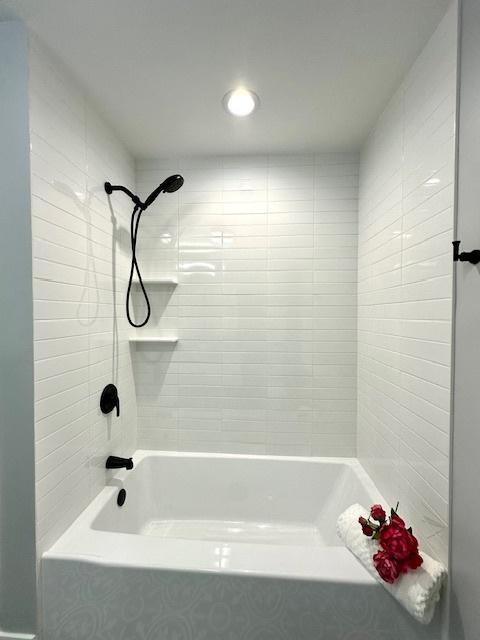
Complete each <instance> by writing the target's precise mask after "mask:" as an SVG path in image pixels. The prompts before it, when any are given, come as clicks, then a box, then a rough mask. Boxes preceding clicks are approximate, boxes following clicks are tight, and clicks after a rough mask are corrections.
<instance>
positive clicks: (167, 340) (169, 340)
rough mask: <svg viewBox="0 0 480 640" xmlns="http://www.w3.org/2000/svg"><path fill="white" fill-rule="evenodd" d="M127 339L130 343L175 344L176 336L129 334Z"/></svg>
mask: <svg viewBox="0 0 480 640" xmlns="http://www.w3.org/2000/svg"><path fill="white" fill-rule="evenodd" d="M128 341H129V342H130V343H131V344H149V343H150V344H175V343H176V342H178V338H177V337H176V336H131V337H130V338H129V339H128Z"/></svg>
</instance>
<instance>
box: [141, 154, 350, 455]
mask: <svg viewBox="0 0 480 640" xmlns="http://www.w3.org/2000/svg"><path fill="white" fill-rule="evenodd" d="M175 172H179V173H182V174H183V175H184V177H185V185H184V187H183V188H182V189H181V190H180V191H179V192H177V193H176V194H173V195H168V194H166V195H163V196H161V197H160V199H159V200H157V202H156V203H155V205H154V206H152V208H151V209H149V210H148V211H147V212H146V213H145V214H144V217H143V219H142V222H141V225H142V226H141V232H140V235H141V237H140V239H139V259H140V264H141V265H142V267H143V273H144V275H145V276H148V275H174V276H178V279H179V285H178V287H177V288H176V289H166V288H163V289H161V288H158V287H152V286H151V287H150V290H151V291H152V302H153V306H154V312H153V315H154V317H153V319H152V322H151V324H150V325H149V326H148V327H146V328H144V329H141V330H140V331H141V332H142V334H147V333H148V332H150V333H157V334H158V333H160V334H161V335H171V334H176V335H178V337H179V342H178V344H177V345H176V346H175V347H173V348H172V347H165V346H161V347H159V346H156V347H152V346H151V345H148V346H141V347H137V350H136V352H135V355H134V358H135V383H136V388H137V402H138V414H139V422H138V424H139V446H140V447H145V448H154V449H156V448H161V449H181V450H203V451H205V450H206V451H224V452H225V451H226V452H242V453H269V454H285V455H288V454H292V455H340V456H350V455H355V411H356V379H355V378H356V245H357V181H358V158H357V157H356V156H355V155H348V154H343V155H342V154H336V155H335V154H331V155H319V156H317V157H313V156H288V157H281V156H278V157H276V156H273V157H268V158H267V157H244V158H242V157H231V158H206V159H196V160H180V161H165V162H160V161H159V162H140V163H139V164H138V168H137V188H138V190H139V193H140V195H141V196H143V197H145V196H146V195H147V194H148V193H149V192H150V191H151V190H152V189H153V188H154V187H155V186H157V184H158V183H159V182H160V181H162V180H163V179H164V177H166V176H167V175H169V174H171V173H175ZM138 304H139V305H140V303H138ZM139 309H140V306H139Z"/></svg>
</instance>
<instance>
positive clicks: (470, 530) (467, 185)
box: [448, 0, 480, 640]
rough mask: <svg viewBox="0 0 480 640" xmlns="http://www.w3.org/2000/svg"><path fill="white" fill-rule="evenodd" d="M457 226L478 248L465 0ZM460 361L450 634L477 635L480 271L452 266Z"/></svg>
mask: <svg viewBox="0 0 480 640" xmlns="http://www.w3.org/2000/svg"><path fill="white" fill-rule="evenodd" d="M461 13H462V15H461V25H460V28H461V31H460V42H459V49H460V68H459V110H458V186H457V193H458V199H457V231H456V236H457V239H458V240H461V247H460V248H461V250H463V251H471V250H472V249H478V248H480V216H479V215H478V204H479V202H480V180H479V175H480V144H479V142H480V82H479V80H480V76H479V73H478V69H479V67H480V47H479V46H478V44H479V42H480V3H479V2H478V0H463V2H462V3H461ZM455 272H456V273H455V284H456V290H455V294H456V301H455V302H456V304H455V320H454V322H455V334H454V335H455V337H454V339H455V361H454V364H453V368H454V396H453V398H454V405H453V434H452V435H453V438H452V466H451V471H452V477H451V497H452V500H451V520H450V523H451V525H450V530H451V545H450V576H449V585H450V591H451V599H450V600H451V615H450V629H449V636H448V640H471V639H472V638H478V634H479V629H480V607H479V606H478V604H479V602H480V572H479V571H478V562H477V561H476V559H477V558H478V557H480V539H479V536H478V531H479V530H480V512H479V510H478V507H477V504H478V489H479V480H478V478H479V462H478V452H479V450H480V429H479V416H480V393H479V388H478V382H479V379H480V341H479V339H478V329H479V326H480V271H479V265H477V266H473V265H471V264H469V263H467V262H463V263H457V266H456V267H455Z"/></svg>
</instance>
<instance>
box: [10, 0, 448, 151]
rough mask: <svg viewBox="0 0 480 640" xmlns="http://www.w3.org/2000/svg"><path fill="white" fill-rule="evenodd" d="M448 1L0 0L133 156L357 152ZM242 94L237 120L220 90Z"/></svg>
mask: <svg viewBox="0 0 480 640" xmlns="http://www.w3.org/2000/svg"><path fill="white" fill-rule="evenodd" d="M447 5H448V0H1V1H0V19H8V18H11V17H15V16H18V17H20V18H23V19H24V20H26V21H27V23H28V24H29V25H30V27H31V28H32V29H33V30H34V31H35V32H36V33H37V34H38V36H39V37H40V38H41V39H42V40H43V41H44V42H45V43H47V44H48V45H49V47H50V48H51V49H52V50H53V51H54V52H55V53H56V54H57V55H58V56H60V57H61V58H62V59H63V61H64V62H65V64H66V65H67V66H68V67H69V68H70V70H71V71H72V73H73V74H74V76H75V77H76V78H77V79H78V80H79V81H80V83H81V84H82V85H83V86H84V87H85V88H86V89H87V91H88V92H89V94H90V95H91V97H92V99H93V100H94V102H95V103H96V105H97V107H98V108H99V109H100V110H101V112H102V113H103V114H104V116H106V117H107V119H108V120H109V121H110V122H111V124H112V125H113V126H114V128H115V129H116V131H117V133H118V134H119V135H120V137H121V138H122V139H123V140H124V141H125V142H126V144H127V145H128V147H129V148H130V149H131V151H132V152H133V153H134V154H135V155H136V156H138V157H159V156H160V157H165V156H170V155H172V154H175V155H177V154H202V155H203V154H210V153H214V154H216V153H222V154H224V153H264V152H270V153H273V152H286V151H289V152H292V151H312V150H318V149H320V150H334V149H335V150H340V149H351V148H357V147H358V146H359V145H360V144H361V143H362V141H363V140H364V138H365V136H366V135H367V133H368V131H369V129H370V128H371V126H372V124H373V123H374V121H375V118H376V117H377V115H378V114H379V112H380V111H381V109H382V108H383V106H384V105H385V103H386V101H387V100H388V98H389V97H390V96H391V94H392V92H393V91H394V89H395V87H396V86H397V85H398V84H399V82H400V80H401V78H402V77H403V75H404V74H405V72H406V71H407V69H408V68H409V67H410V65H411V64H412V62H413V61H414V59H415V57H416V56H417V55H418V53H419V52H420V50H421V49H422V47H423V45H424V44H425V42H426V41H427V39H428V37H429V36H430V34H431V33H432V32H433V30H434V29H435V26H436V25H437V24H438V22H439V21H440V19H441V17H442V15H443V13H444V12H445V10H446V7H447ZM238 84H243V85H246V86H248V87H250V88H252V89H253V90H254V91H255V92H256V93H257V94H258V95H259V96H260V100H261V108H260V109H259V111H258V112H256V113H255V114H254V115H253V116H250V117H249V118H246V119H243V120H242V119H235V118H233V117H232V116H229V115H227V114H226V113H225V112H224V111H223V107H222V104H221V99H222V97H223V95H224V94H225V93H226V92H227V91H228V90H229V89H231V88H234V87H235V86H237V85H238Z"/></svg>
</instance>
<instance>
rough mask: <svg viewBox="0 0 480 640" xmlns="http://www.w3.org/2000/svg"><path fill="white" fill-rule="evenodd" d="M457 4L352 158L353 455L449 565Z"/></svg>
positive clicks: (437, 554)
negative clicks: (355, 200)
mask: <svg viewBox="0 0 480 640" xmlns="http://www.w3.org/2000/svg"><path fill="white" fill-rule="evenodd" d="M455 66H456V7H455V6H452V7H451V9H450V10H449V12H448V13H447V14H446V16H445V18H444V19H443V21H442V22H441V24H440V25H439V27H438V29H437V31H436V32H435V34H434V35H433V36H432V38H431V40H430V42H429V43H428V45H427V46H426V48H425V49H424V51H423V52H422V54H421V55H420V57H419V58H418V59H417V61H416V62H415V64H414V66H413V68H412V69H411V71H410V72H409V74H408V75H407V77H406V79H405V80H404V82H403V84H402V86H401V87H400V89H399V90H398V91H397V93H396V95H395V96H394V98H393V99H392V101H391V103H390V104H389V105H388V107H387V108H386V110H385V112H384V113H383V115H382V116H381V118H380V120H379V122H378V123H377V125H376V127H375V129H374V131H373V132H372V134H371V135H370V137H369V139H368V141H367V144H366V146H365V149H364V151H363V153H362V156H361V165H360V203H359V269H358V314H359V320H358V357H359V366H358V452H359V458H360V460H361V461H362V463H363V464H364V466H365V467H366V468H367V470H368V472H369V473H370V475H371V476H372V478H373V480H374V481H375V482H376V484H377V486H378V487H379V489H380V490H381V492H382V493H383V494H384V495H385V496H386V498H387V499H388V500H389V501H390V503H391V504H395V503H396V501H397V500H399V501H400V510H401V513H402V514H404V515H405V516H406V517H407V520H408V521H409V522H410V523H411V524H413V526H414V530H415V533H417V534H418V536H419V538H420V539H421V541H422V545H423V547H424V548H426V550H427V551H430V552H431V553H432V554H433V555H435V556H436V557H439V558H440V559H442V560H444V561H446V559H447V549H448V541H447V535H448V526H447V524H448V459H449V408H450V349H451V339H450V332H451V316H452V300H451V292H452V245H451V241H452V239H453V237H452V233H453V231H452V229H453V202H454V184H453V182H454V127H455V74H456V68H455Z"/></svg>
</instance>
